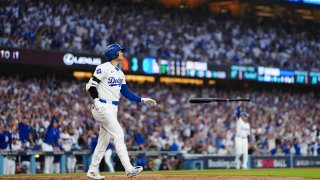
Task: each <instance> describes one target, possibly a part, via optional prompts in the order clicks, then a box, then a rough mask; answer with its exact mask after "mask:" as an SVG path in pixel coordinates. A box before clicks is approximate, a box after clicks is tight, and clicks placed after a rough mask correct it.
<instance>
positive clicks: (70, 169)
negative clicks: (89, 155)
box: [67, 155, 77, 173]
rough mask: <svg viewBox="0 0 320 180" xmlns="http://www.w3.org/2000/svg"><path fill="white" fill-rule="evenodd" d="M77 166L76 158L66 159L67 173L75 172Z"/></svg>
mask: <svg viewBox="0 0 320 180" xmlns="http://www.w3.org/2000/svg"><path fill="white" fill-rule="evenodd" d="M76 164H77V158H76V156H75V155H70V156H68V157H67V169H68V172H69V173H73V172H75V169H76Z"/></svg>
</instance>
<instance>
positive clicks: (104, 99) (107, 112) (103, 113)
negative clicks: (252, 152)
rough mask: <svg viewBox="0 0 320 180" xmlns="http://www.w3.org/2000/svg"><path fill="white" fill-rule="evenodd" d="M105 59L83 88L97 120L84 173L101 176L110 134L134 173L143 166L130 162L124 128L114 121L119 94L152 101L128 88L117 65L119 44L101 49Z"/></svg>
mask: <svg viewBox="0 0 320 180" xmlns="http://www.w3.org/2000/svg"><path fill="white" fill-rule="evenodd" d="M105 56H106V59H107V62H105V63H103V64H100V65H98V66H97V67H96V70H95V72H94V74H93V76H92V78H90V80H89V82H88V83H87V85H86V90H87V91H88V92H89V93H90V95H91V97H92V98H93V100H94V106H93V109H92V115H93V117H94V119H95V120H97V121H99V122H100V132H99V138H98V143H97V146H96V148H95V151H94V153H93V156H92V161H91V165H90V167H89V170H88V172H87V176H88V177H90V178H93V179H104V178H105V177H104V176H101V175H100V174H99V164H100V162H101V159H102V157H103V155H104V153H105V151H106V149H107V145H108V144H109V141H110V138H113V139H114V144H115V149H116V152H117V154H118V156H119V158H120V160H121V163H122V165H123V167H124V169H125V171H126V174H127V176H128V177H131V176H135V175H138V174H139V173H140V172H141V171H142V170H143V168H142V167H141V166H136V167H133V166H132V165H131V163H130V159H129V155H128V151H127V147H126V145H125V143H124V132H123V130H122V128H121V126H120V124H119V122H118V119H117V112H118V105H119V99H120V95H121V94H122V95H123V96H124V97H125V98H127V99H129V100H131V101H135V102H143V103H145V104H147V105H151V106H154V105H156V104H157V103H156V101H154V100H153V99H150V98H141V97H139V96H137V95H135V94H133V93H132V92H130V91H129V89H128V86H127V84H126V80H125V75H124V73H123V72H122V71H121V70H120V69H119V68H118V67H117V66H118V65H119V63H120V62H121V61H122V60H123V48H122V47H121V46H120V45H119V44H111V45H109V46H108V47H107V48H106V50H105Z"/></svg>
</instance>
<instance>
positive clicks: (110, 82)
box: [93, 62, 126, 101]
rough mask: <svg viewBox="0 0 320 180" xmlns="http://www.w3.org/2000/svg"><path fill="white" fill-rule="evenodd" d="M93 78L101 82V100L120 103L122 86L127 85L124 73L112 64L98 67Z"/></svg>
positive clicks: (99, 88) (99, 89)
mask: <svg viewBox="0 0 320 180" xmlns="http://www.w3.org/2000/svg"><path fill="white" fill-rule="evenodd" d="M93 76H95V77H97V78H98V79H99V80H100V81H101V82H100V83H99V85H98V86H97V91H98V94H99V98H100V99H104V100H109V101H119V99H120V90H121V85H122V84H126V80H125V76H124V73H123V72H122V71H121V70H120V69H119V68H117V67H114V66H113V65H112V64H111V63H110V62H106V63H103V64H100V65H99V66H97V68H96V70H95V72H94V74H93Z"/></svg>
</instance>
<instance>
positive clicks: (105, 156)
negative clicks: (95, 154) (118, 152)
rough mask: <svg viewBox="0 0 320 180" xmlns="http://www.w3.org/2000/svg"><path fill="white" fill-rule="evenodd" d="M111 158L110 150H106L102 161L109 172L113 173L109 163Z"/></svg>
mask: <svg viewBox="0 0 320 180" xmlns="http://www.w3.org/2000/svg"><path fill="white" fill-rule="evenodd" d="M111 156H112V150H111V149H108V150H107V151H106V152H105V154H104V161H105V163H106V165H107V166H108V168H109V171H110V172H114V168H113V164H112V161H111Z"/></svg>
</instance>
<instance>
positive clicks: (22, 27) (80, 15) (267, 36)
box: [0, 0, 320, 70]
mask: <svg viewBox="0 0 320 180" xmlns="http://www.w3.org/2000/svg"><path fill="white" fill-rule="evenodd" d="M163 12H165V13H163ZM0 19H1V23H0V27H1V28H0V45H2V46H8V47H21V48H38V49H47V50H48V49H52V50H65V49H68V50H70V51H73V52H76V51H80V52H90V53H95V54H99V55H100V54H103V52H104V47H106V45H107V42H110V43H112V42H118V43H120V44H122V45H125V46H126V48H127V55H128V56H137V55H141V56H154V57H157V58H165V59H172V60H196V61H211V62H213V63H214V64H217V65H228V64H242V65H265V66H273V67H280V68H289V69H299V70H319V69H320V61H318V60H317V57H319V56H320V35H319V33H318V29H319V26H316V25H315V26H314V27H313V26H311V27H310V26H304V25H303V24H299V25H292V24H289V23H288V22H283V21H279V20H271V21H267V22H266V21H264V20H261V19H250V20H246V19H243V18H241V19H238V18H232V17H231V16H228V15H225V16H223V18H219V16H217V15H214V14H210V12H209V11H208V10H203V9H200V10H192V11H191V10H190V11H188V10H179V9H178V10H177V9H174V10H170V9H167V8H164V7H161V6H150V7H149V6H148V5H146V4H132V3H128V4H126V3H117V1H116V2H110V1H109V2H108V5H106V4H101V2H100V3H99V1H98V2H96V1H82V2H79V1H67V0H64V1H56V0H50V1H46V2H42V1H32V0H26V1H19V0H12V1H6V2H5V3H4V7H3V9H2V11H1V14H0Z"/></svg>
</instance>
